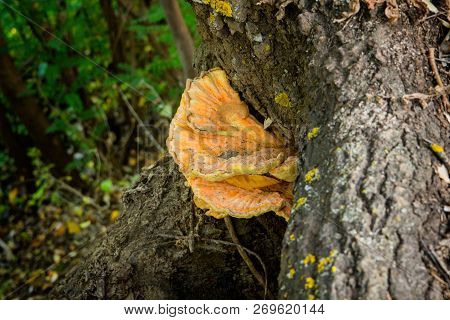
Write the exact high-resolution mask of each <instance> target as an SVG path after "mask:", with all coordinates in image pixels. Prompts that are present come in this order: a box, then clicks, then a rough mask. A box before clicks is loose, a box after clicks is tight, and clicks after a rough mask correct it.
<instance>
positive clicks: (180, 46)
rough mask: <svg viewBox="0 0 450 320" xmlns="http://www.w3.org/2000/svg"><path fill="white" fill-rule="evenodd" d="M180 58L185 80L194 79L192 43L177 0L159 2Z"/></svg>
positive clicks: (161, 0)
mask: <svg viewBox="0 0 450 320" xmlns="http://www.w3.org/2000/svg"><path fill="white" fill-rule="evenodd" d="M160 2H161V6H162V8H163V10H164V13H165V15H166V19H167V22H168V24H169V27H170V30H171V31H172V35H173V38H174V41H175V45H176V47H177V51H178V55H179V56H180V60H181V65H182V66H183V73H184V78H185V80H186V79H188V78H193V77H194V66H193V65H192V59H193V56H194V42H193V41H192V37H191V34H190V32H189V29H188V27H187V26H186V23H185V22H184V19H183V16H182V15H181V10H180V6H179V5H178V2H177V0H160Z"/></svg>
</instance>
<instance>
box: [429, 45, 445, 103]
mask: <svg viewBox="0 0 450 320" xmlns="http://www.w3.org/2000/svg"><path fill="white" fill-rule="evenodd" d="M434 53H435V49H434V48H430V50H429V51H428V60H429V61H430V65H431V70H432V71H433V75H434V78H435V79H436V82H437V84H438V86H439V89H440V90H442V91H443V94H442V101H443V103H444V107H445V109H446V110H449V108H450V102H449V101H448V97H447V93H446V92H445V86H444V83H443V82H442V79H441V75H440V74H439V71H438V68H437V65H436V59H435V57H434Z"/></svg>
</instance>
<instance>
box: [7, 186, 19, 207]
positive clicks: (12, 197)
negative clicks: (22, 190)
mask: <svg viewBox="0 0 450 320" xmlns="http://www.w3.org/2000/svg"><path fill="white" fill-rule="evenodd" d="M18 194H19V189H17V188H13V189H12V190H11V191H9V193H8V201H9V203H10V204H14V202H15V201H16V198H17V195H18Z"/></svg>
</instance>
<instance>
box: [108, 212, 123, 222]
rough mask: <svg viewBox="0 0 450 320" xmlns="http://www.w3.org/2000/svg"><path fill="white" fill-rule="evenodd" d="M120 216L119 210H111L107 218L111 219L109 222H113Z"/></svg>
mask: <svg viewBox="0 0 450 320" xmlns="http://www.w3.org/2000/svg"><path fill="white" fill-rule="evenodd" d="M119 216H120V211H119V210H113V211H112V212H111V215H110V216H109V220H111V222H114V221H116V220H117V218H119Z"/></svg>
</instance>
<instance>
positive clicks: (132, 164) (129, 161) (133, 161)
mask: <svg viewBox="0 0 450 320" xmlns="http://www.w3.org/2000/svg"><path fill="white" fill-rule="evenodd" d="M136 163H137V160H136V158H133V157H130V158H128V165H129V166H131V167H134V166H135V165H136Z"/></svg>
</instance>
